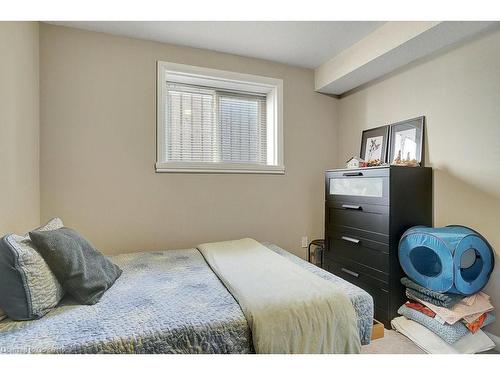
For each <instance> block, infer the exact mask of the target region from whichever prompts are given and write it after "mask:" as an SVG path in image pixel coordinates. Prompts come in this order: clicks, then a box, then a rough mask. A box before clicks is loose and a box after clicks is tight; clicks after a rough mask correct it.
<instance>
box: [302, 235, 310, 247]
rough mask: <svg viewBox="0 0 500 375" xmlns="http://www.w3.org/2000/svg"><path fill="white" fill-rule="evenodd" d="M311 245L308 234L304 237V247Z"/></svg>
mask: <svg viewBox="0 0 500 375" xmlns="http://www.w3.org/2000/svg"><path fill="white" fill-rule="evenodd" d="M308 245H309V238H307V236H304V237H302V247H307V246H308Z"/></svg>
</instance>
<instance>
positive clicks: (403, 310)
mask: <svg viewBox="0 0 500 375" xmlns="http://www.w3.org/2000/svg"><path fill="white" fill-rule="evenodd" d="M398 314H400V315H403V316H404V317H405V318H408V319H410V320H413V321H415V322H417V323H420V324H422V325H423V326H424V327H425V328H427V329H428V330H430V331H431V332H433V333H434V334H436V335H438V336H439V337H440V338H441V339H443V340H444V341H446V342H447V343H448V344H453V343H454V342H456V341H458V340H460V339H461V338H462V337H464V336H465V335H466V334H467V333H468V332H469V330H468V329H467V327H465V325H463V324H462V323H458V324H453V325H450V324H441V323H439V322H438V321H437V320H436V319H434V318H431V317H429V316H427V315H425V314H422V313H421V312H420V311H417V310H413V309H410V308H408V307H407V306H405V305H403V306H401V307H400V308H399V310H398Z"/></svg>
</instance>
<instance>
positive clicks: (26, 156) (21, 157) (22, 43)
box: [0, 22, 40, 236]
mask: <svg viewBox="0 0 500 375" xmlns="http://www.w3.org/2000/svg"><path fill="white" fill-rule="evenodd" d="M38 138H39V80H38V23H36V22H0V213H1V214H0V236H2V235H3V234H4V233H7V232H14V233H23V232H25V231H28V230H30V229H33V228H34V227H37V226H38V224H39V221H40V189H39V152H38V151H39V148H38Z"/></svg>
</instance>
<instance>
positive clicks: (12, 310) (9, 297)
mask: <svg viewBox="0 0 500 375" xmlns="http://www.w3.org/2000/svg"><path fill="white" fill-rule="evenodd" d="M61 227H63V222H62V220H61V219H59V218H54V219H51V220H50V221H49V222H48V223H47V224H45V225H44V226H42V227H40V228H37V229H35V230H37V231H50V230H55V229H59V228H61ZM0 257H2V259H3V261H2V262H0V273H3V274H4V275H5V276H4V277H6V278H10V279H9V280H10V284H9V283H5V284H0V300H1V301H2V308H3V309H4V310H5V313H6V314H7V315H8V316H9V317H10V318H11V319H13V320H31V319H37V318H40V317H42V316H43V315H45V314H46V313H47V312H48V311H49V310H50V309H52V308H54V307H55V306H56V305H57V304H58V303H59V301H60V300H61V298H62V297H63V295H64V290H63V288H62V286H61V284H60V283H59V282H58V280H57V279H56V277H55V275H54V274H53V273H52V271H51V270H50V268H49V266H48V265H47V263H46V262H45V260H44V259H43V258H42V256H41V255H40V254H39V253H38V251H37V250H36V249H35V247H34V245H33V243H32V242H31V239H30V237H29V235H24V236H18V235H16V234H9V235H7V236H4V237H3V238H1V239H0ZM12 262H13V263H14V264H11V263H12ZM9 285H10V287H9ZM12 285H15V286H16V287H15V288H12Z"/></svg>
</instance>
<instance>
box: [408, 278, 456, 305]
mask: <svg viewBox="0 0 500 375" xmlns="http://www.w3.org/2000/svg"><path fill="white" fill-rule="evenodd" d="M401 284H403V285H404V286H406V288H407V289H406V293H407V295H410V296H412V295H413V296H415V297H417V298H419V299H421V300H424V301H428V302H431V303H432V304H434V305H437V306H444V307H452V306H454V305H455V304H457V303H458V302H460V301H461V300H462V299H463V298H464V296H461V295H459V294H452V293H439V292H435V291H434V290H430V289H427V288H424V287H423V286H421V285H418V284H417V283H415V282H413V281H412V280H410V279H409V278H407V277H403V278H402V279H401ZM409 298H411V297H409Z"/></svg>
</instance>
